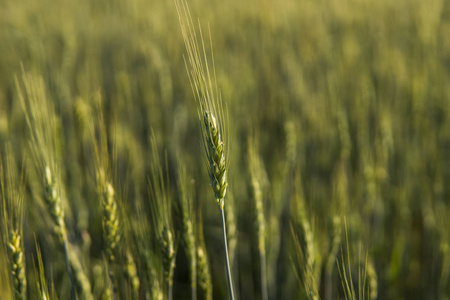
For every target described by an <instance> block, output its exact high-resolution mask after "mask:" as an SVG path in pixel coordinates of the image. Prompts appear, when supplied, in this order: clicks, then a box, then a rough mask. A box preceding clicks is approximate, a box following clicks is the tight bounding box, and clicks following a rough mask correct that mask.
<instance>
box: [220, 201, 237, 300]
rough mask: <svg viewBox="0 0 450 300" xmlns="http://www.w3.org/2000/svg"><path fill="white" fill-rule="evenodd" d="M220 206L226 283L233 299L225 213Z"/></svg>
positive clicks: (232, 299)
mask: <svg viewBox="0 0 450 300" xmlns="http://www.w3.org/2000/svg"><path fill="white" fill-rule="evenodd" d="M219 208H220V214H221V215H222V233H223V250H224V252H225V262H226V266H227V283H228V293H229V295H230V299H231V300H234V290H233V280H232V278H231V269H230V260H229V259H228V246H227V229H226V226H225V213H224V211H223V208H221V207H219Z"/></svg>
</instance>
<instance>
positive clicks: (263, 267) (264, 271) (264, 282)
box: [260, 251, 269, 300]
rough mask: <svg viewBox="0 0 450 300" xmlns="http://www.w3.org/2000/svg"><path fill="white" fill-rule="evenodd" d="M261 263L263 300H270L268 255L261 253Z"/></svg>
mask: <svg viewBox="0 0 450 300" xmlns="http://www.w3.org/2000/svg"><path fill="white" fill-rule="evenodd" d="M260 261H261V297H262V300H267V299H269V295H268V293H267V268H266V253H265V251H264V252H261V253H260Z"/></svg>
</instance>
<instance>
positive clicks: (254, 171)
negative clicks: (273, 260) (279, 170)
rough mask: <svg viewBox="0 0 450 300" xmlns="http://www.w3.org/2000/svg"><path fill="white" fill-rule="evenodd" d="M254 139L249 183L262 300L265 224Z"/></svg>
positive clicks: (264, 290)
mask: <svg viewBox="0 0 450 300" xmlns="http://www.w3.org/2000/svg"><path fill="white" fill-rule="evenodd" d="M256 140H257V139H256V138H254V139H249V142H248V162H249V166H248V168H249V173H250V181H251V186H252V190H253V198H254V200H255V211H256V226H257V235H258V250H259V255H260V264H261V295H262V299H263V300H267V299H268V297H269V296H268V291H267V266H266V239H265V238H266V222H265V218H264V206H263V205H264V204H263V192H262V184H263V183H262V181H263V178H262V177H263V175H262V174H263V173H264V172H263V166H262V161H261V158H260V156H259V152H258V150H257V145H256Z"/></svg>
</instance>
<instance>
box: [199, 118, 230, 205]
mask: <svg viewBox="0 0 450 300" xmlns="http://www.w3.org/2000/svg"><path fill="white" fill-rule="evenodd" d="M203 115H204V118H203V121H204V124H205V140H206V155H207V158H208V162H209V178H210V181H211V187H212V189H213V191H214V196H215V197H216V202H217V204H218V205H219V206H220V208H221V209H223V205H224V199H225V195H226V193H227V186H228V183H227V170H226V160H225V154H224V149H223V141H222V137H221V135H220V132H219V128H218V126H217V121H216V118H215V117H214V115H213V114H212V113H211V112H208V111H205V112H204V114H203Z"/></svg>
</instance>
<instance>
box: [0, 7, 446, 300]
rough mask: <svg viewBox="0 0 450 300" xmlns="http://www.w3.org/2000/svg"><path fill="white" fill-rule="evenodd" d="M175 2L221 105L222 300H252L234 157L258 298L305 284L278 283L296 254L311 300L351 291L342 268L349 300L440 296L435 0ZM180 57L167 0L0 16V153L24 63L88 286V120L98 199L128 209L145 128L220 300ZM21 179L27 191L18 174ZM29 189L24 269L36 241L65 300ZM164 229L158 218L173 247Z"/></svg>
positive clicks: (0, 11) (216, 235)
mask: <svg viewBox="0 0 450 300" xmlns="http://www.w3.org/2000/svg"><path fill="white" fill-rule="evenodd" d="M188 4H189V6H190V10H191V14H192V17H193V19H194V23H196V21H197V19H198V20H199V22H200V24H201V26H202V29H203V32H204V36H205V37H207V34H205V33H206V32H207V28H208V24H209V27H210V30H211V37H212V42H211V44H212V46H213V48H214V56H215V68H216V72H217V83H218V86H219V88H220V91H221V94H222V98H223V99H224V101H226V103H227V107H228V122H227V123H228V125H229V131H228V136H229V139H228V141H227V143H228V145H229V149H230V150H229V152H228V153H227V154H226V155H227V156H228V157H229V160H230V166H229V172H228V174H229V190H228V191H229V192H228V195H227V198H226V201H225V206H226V207H227V203H233V206H232V207H233V211H232V214H233V213H234V222H235V223H234V224H235V225H236V227H235V231H234V232H233V230H231V232H230V230H229V234H230V237H229V238H230V239H234V241H235V249H232V254H233V253H234V254H233V259H232V267H233V273H234V276H235V278H234V281H235V289H236V294H237V295H238V296H239V298H240V299H261V297H262V292H261V286H262V284H261V276H260V273H261V270H260V269H261V266H260V256H259V250H258V221H257V213H256V210H255V201H254V198H255V197H254V196H255V193H254V191H253V188H254V186H253V185H252V178H253V177H252V176H253V175H254V174H252V171H251V168H249V160H250V157H249V156H252V152H250V150H249V149H250V148H251V149H253V151H255V152H256V153H257V155H258V156H259V157H260V164H259V167H260V169H259V171H258V179H259V181H260V187H261V191H262V195H263V196H262V199H263V215H264V224H265V234H264V237H265V240H264V246H265V251H266V263H267V290H268V295H269V298H270V299H303V298H305V297H308V293H307V292H305V287H304V286H305V282H307V281H308V280H306V279H305V278H304V277H305V276H301V275H300V276H296V274H297V275H298V274H299V273H302V270H303V268H304V265H305V264H306V263H305V262H304V261H305V256H308V255H309V257H310V260H311V261H312V263H311V264H310V265H311V267H312V268H313V270H310V271H311V274H313V277H314V282H315V284H316V286H317V289H318V293H319V295H320V297H321V298H323V299H338V298H345V293H344V290H345V287H343V285H342V282H343V280H342V279H343V277H342V275H340V273H342V267H343V266H348V269H347V275H348V276H349V277H350V280H353V281H354V282H355V284H356V285H357V283H358V270H363V273H364V274H367V279H366V283H365V284H366V286H369V287H370V292H367V294H366V295H365V296H364V298H370V299H375V298H378V299H449V297H450V282H449V271H450V252H449V251H450V249H449V246H450V244H449V243H450V224H449V216H450V204H449V199H450V185H449V184H448V183H449V182H450V38H449V37H450V1H448V0H429V1H420V0H413V1H410V0H398V1H389V0H378V1H373V0H278V1H269V0H258V1H255V0H249V1H238V0H229V1H217V0H212V1H205V0H192V1H189V2H188ZM206 44H207V45H208V44H209V39H208V38H206ZM185 53H186V50H185V47H184V43H183V39H182V35H181V30H180V27H179V24H178V17H177V13H176V9H175V5H174V3H173V1H156V0H152V1H148V0H127V1H123V0H98V1H88V0H79V1H66V0H39V1H34V0H20V1H16V0H2V1H1V2H0V144H1V145H2V147H3V146H4V145H5V144H6V143H7V142H10V143H11V144H12V147H13V152H14V153H15V156H16V160H18V161H19V162H21V160H22V159H26V158H27V157H29V132H28V128H27V125H26V122H25V118H24V113H23V109H22V107H21V105H20V102H19V101H18V92H17V86H16V82H15V80H16V78H20V77H21V74H22V71H21V68H22V66H23V69H24V70H25V71H30V72H31V73H33V74H36V75H37V76H41V77H42V78H43V80H44V84H45V88H46V93H47V96H48V99H49V100H50V101H51V102H52V103H53V104H54V106H55V110H56V112H57V115H58V116H59V119H60V124H61V127H60V129H59V130H60V136H61V148H62V151H61V152H62V160H63V168H62V172H63V174H62V177H63V180H64V184H65V189H66V193H67V199H69V201H67V206H66V207H65V212H66V219H67V224H68V225H67V226H68V230H69V232H70V239H71V241H72V242H73V243H74V244H78V245H80V247H82V248H83V247H84V248H83V249H84V250H83V251H85V252H84V253H85V254H86V255H85V256H86V257H90V259H89V261H87V262H85V264H86V265H87V270H88V273H89V274H90V275H89V276H90V278H93V277H94V276H95V272H96V270H97V266H102V245H103V240H102V233H101V230H102V229H101V228H102V227H101V212H100V210H101V207H100V204H99V202H98V199H97V197H96V186H95V183H93V182H92V181H93V179H94V178H95V171H94V163H93V154H92V151H90V149H91V148H92V138H91V135H90V133H89V119H90V118H91V116H90V114H91V113H92V112H94V115H95V112H96V111H98V110H99V109H101V111H102V112H103V115H104V119H105V123H106V130H107V134H108V139H109V142H110V144H111V145H114V147H112V148H114V149H115V152H114V165H115V171H114V177H115V184H116V187H117V189H119V190H120V192H119V194H120V198H121V199H122V201H124V202H126V203H127V205H129V206H130V207H134V205H135V203H137V202H138V201H142V199H144V201H143V202H145V201H147V200H146V199H148V197H149V192H148V177H149V173H150V164H151V159H150V157H151V143H150V140H151V135H152V132H154V134H155V138H156V141H157V144H158V149H159V151H160V152H161V155H163V153H166V155H167V160H168V174H169V175H168V176H169V178H170V186H171V187H172V189H173V191H174V194H176V183H177V169H178V159H179V158H181V160H182V161H183V162H184V164H185V165H186V166H187V175H188V176H189V178H192V179H193V180H194V184H193V185H194V190H195V191H194V195H195V196H194V198H195V199H197V200H196V202H195V203H196V208H195V209H200V210H201V212H202V214H203V230H204V239H205V245H206V248H207V250H208V256H209V262H210V270H211V275H212V282H213V295H214V298H217V299H223V298H226V297H227V290H226V277H225V269H224V260H223V252H222V251H223V250H222V240H221V239H222V236H221V227H220V217H219V212H218V209H217V206H216V204H215V201H214V198H213V193H212V191H211V189H210V187H209V178H208V174H207V169H206V168H205V159H204V157H205V156H204V153H203V149H202V148H203V146H202V142H201V141H202V139H201V130H200V124H201V122H199V119H198V115H197V104H196V103H195V101H194V98H193V95H192V90H191V87H190V85H189V80H188V77H187V74H186V68H185V64H184V61H183V55H185ZM99 98H101V99H102V101H101V105H100V107H98V105H97V103H98V99H99ZM26 160H28V159H26ZM26 173H30V174H29V175H27V178H28V179H29V180H28V181H30V182H31V181H32V180H33V178H34V177H33V175H32V173H33V172H32V171H29V172H28V171H27V172H26ZM32 186H33V184H32V182H31V183H27V195H28V196H26V197H25V205H24V206H25V214H24V235H25V250H26V254H27V258H29V260H28V261H30V262H31V261H32V259H33V257H34V253H35V247H34V239H35V238H36V239H37V241H38V242H39V243H40V245H41V248H42V252H43V259H44V265H45V266H46V267H47V270H48V271H47V272H48V275H49V277H48V278H54V280H55V290H56V292H57V294H59V295H61V296H60V299H64V297H65V296H64V295H68V294H67V293H68V290H67V287H66V288H64V286H67V281H66V282H65V281H64V278H62V279H61V278H58V274H59V273H58V272H60V273H63V271H64V269H63V267H59V268H57V267H55V265H56V263H55V262H52V247H53V246H52V242H51V240H52V238H51V236H49V235H48V232H47V231H48V228H47V227H46V226H45V224H44V223H45V222H43V221H42V218H40V214H39V211H40V209H42V208H39V205H38V204H37V201H35V198H36V197H32V196H31V195H32V194H33V193H32V190H33V188H32ZM175 198H176V197H175ZM178 213H179V211H178ZM178 216H179V214H177V207H176V205H174V219H175V220H174V223H175V230H176V231H177V228H180V227H181V225H180V222H181V221H180V220H179V217H178ZM232 218H233V217H232ZM230 222H231V224H233V220H231V221H230ZM177 224H178V225H177ZM305 224H307V225H308V226H306V225H305ZM178 236H181V233H180V234H178ZM336 245H339V246H336ZM311 247H312V248H311ZM178 250H179V251H178V254H177V261H176V269H175V278H174V299H189V295H190V294H189V293H190V287H189V273H188V264H187V262H186V254H185V253H184V252H183V251H184V250H183V247H182V242H179V247H178ZM305 253H306V254H308V253H309V254H308V255H306V254H305ZM347 254H349V255H348V256H349V257H350V258H351V259H348V258H347ZM349 260H350V261H349ZM28 267H29V268H30V269H31V268H32V264H31V263H29V266H28ZM368 270H370V272H369V271H368ZM340 271H341V272H340ZM30 276H31V275H30ZM297 277H299V278H297ZM29 281H30V280H29ZM94 285H95V284H93V286H94ZM2 286H3V287H2V289H5V284H2ZM344 286H345V285H344ZM374 291H375V292H374ZM31 292H32V291H31ZM31 292H30V293H31ZM94 293H95V292H94ZM199 298H201V297H200V296H199ZM357 298H361V297H357Z"/></svg>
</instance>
